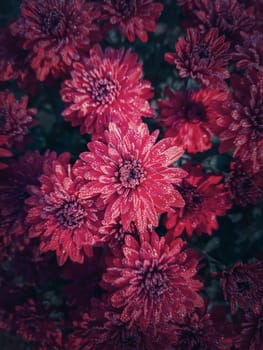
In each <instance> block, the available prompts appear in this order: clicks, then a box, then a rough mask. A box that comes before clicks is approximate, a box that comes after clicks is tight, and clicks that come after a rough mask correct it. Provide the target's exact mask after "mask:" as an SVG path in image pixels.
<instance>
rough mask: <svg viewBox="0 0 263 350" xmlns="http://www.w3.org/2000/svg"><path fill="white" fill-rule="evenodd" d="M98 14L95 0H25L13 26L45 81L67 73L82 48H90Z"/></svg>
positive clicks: (96, 29)
mask: <svg viewBox="0 0 263 350" xmlns="http://www.w3.org/2000/svg"><path fill="white" fill-rule="evenodd" d="M95 8H96V9H95ZM99 16H100V13H99V12H98V11H97V7H95V5H94V3H93V2H89V3H86V2H85V0H60V1H57V0H47V1H44V2H43V1H42V0H23V2H22V5H21V15H20V17H19V18H18V19H17V21H16V22H14V23H12V24H11V26H10V29H11V33H12V35H13V36H15V37H17V38H19V40H21V42H22V44H21V46H22V48H23V49H25V50H28V51H30V61H31V67H32V68H33V69H34V70H35V72H36V76H37V78H38V79H39V80H40V81H44V80H45V79H46V78H47V77H48V76H49V75H52V76H54V77H55V78H56V77H58V76H60V75H61V74H62V73H65V72H67V69H68V67H69V66H71V64H72V62H73V61H75V60H78V59H79V57H80V51H81V50H87V49H88V48H89V47H90V45H91V41H92V39H93V38H92V36H93V33H94V32H98V28H97V25H96V24H94V21H95V20H96V19H97V18H98V17H99Z"/></svg>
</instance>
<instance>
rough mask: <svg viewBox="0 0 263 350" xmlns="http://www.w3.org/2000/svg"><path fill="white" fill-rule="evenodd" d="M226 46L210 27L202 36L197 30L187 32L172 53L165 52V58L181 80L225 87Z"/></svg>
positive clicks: (215, 29)
mask: <svg viewBox="0 0 263 350" xmlns="http://www.w3.org/2000/svg"><path fill="white" fill-rule="evenodd" d="M228 48H229V43H227V42H225V37H224V36H219V34H218V29H217V28H212V29H210V30H209V31H208V32H207V33H205V34H202V33H201V32H200V30H199V29H197V28H190V29H188V30H187V34H186V38H185V39H183V38H182V37H180V38H179V40H178V42H177V43H176V45H175V51H176V52H175V53H171V52H169V53H166V54H165V59H166V61H167V62H168V63H170V64H175V65H176V68H177V69H178V70H179V75H180V77H182V78H186V77H190V78H192V79H198V81H199V82H200V83H201V85H203V86H209V87H225V82H224V79H226V78H228V77H229V73H228V71H227V69H226V66H227V64H228V60H229V58H230V57H229V55H228V53H227V51H228Z"/></svg>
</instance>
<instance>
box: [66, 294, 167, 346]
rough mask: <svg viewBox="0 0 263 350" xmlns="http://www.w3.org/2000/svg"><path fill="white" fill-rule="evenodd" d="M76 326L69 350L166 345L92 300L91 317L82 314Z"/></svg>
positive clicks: (108, 305)
mask: <svg viewBox="0 0 263 350" xmlns="http://www.w3.org/2000/svg"><path fill="white" fill-rule="evenodd" d="M73 326H74V332H73V333H72V334H71V335H70V337H69V341H68V343H67V346H66V350H79V349H80V348H81V349H82V350H108V349H112V350H156V349H159V348H160V346H164V344H165V343H166V342H165V339H164V337H162V338H163V339H162V343H161V341H160V340H159V339H158V337H157V336H155V337H154V336H153V335H152V334H150V332H149V333H147V334H144V333H143V332H142V331H141V330H140V329H139V327H138V326H137V325H133V326H131V327H129V325H128V324H127V323H125V322H123V321H121V316H120V314H119V313H118V312H117V311H116V309H114V308H112V307H111V305H110V304H109V302H108V301H106V302H104V301H98V300H92V309H91V310H90V314H88V313H84V314H82V318H81V320H80V321H74V322H73Z"/></svg>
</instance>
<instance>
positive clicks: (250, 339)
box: [234, 307, 263, 350]
mask: <svg viewBox="0 0 263 350" xmlns="http://www.w3.org/2000/svg"><path fill="white" fill-rule="evenodd" d="M234 343H235V347H236V348H237V349H238V350H263V308H262V307H261V311H259V312H257V313H254V312H247V313H246V314H245V319H244V322H243V323H242V324H241V327H240V330H239V335H238V336H237V337H236V339H235V342H234Z"/></svg>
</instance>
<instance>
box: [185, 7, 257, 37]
mask: <svg viewBox="0 0 263 350" xmlns="http://www.w3.org/2000/svg"><path fill="white" fill-rule="evenodd" d="M192 2H193V5H192V14H193V15H194V16H195V20H196V21H197V23H196V24H197V25H199V27H200V29H201V31H202V32H206V31H208V30H209V29H210V28H213V27H214V28H218V30H219V33H220V34H221V35H225V37H226V40H227V41H229V42H230V43H231V44H235V43H239V42H240V41H242V35H241V33H248V34H250V33H251V32H253V30H254V29H255V28H256V19H255V17H254V8H253V7H249V8H245V6H244V5H243V4H240V2H239V1H237V0H214V1H209V0H193V1H192Z"/></svg>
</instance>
